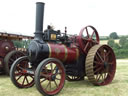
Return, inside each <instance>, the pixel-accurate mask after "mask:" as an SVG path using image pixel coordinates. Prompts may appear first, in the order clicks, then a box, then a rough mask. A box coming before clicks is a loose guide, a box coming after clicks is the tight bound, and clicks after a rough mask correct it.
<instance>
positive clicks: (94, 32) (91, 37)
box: [91, 31, 95, 39]
mask: <svg viewBox="0 0 128 96" xmlns="http://www.w3.org/2000/svg"><path fill="white" fill-rule="evenodd" d="M94 33H95V31H93V33H92V35H91V39H92V37H93V35H94Z"/></svg>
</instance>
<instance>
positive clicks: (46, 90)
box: [35, 58, 65, 96]
mask: <svg viewBox="0 0 128 96" xmlns="http://www.w3.org/2000/svg"><path fill="white" fill-rule="evenodd" d="M64 82H65V70H64V66H63V64H62V63H61V62H60V61H59V60H57V59H54V58H48V59H45V60H43V61H42V62H41V63H40V64H39V65H38V67H37V69H36V73H35V84H36V87H37V89H38V91H39V92H40V93H41V94H43V95H44V96H53V95H55V94H58V93H59V92H60V91H61V89H62V88H63V86H64Z"/></svg>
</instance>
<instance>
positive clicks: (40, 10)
mask: <svg viewBox="0 0 128 96" xmlns="http://www.w3.org/2000/svg"><path fill="white" fill-rule="evenodd" d="M44 5H45V3H42V2H37V3H36V28H35V33H34V34H35V39H38V40H43V17H44Z"/></svg>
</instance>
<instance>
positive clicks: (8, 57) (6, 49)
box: [0, 32, 33, 75]
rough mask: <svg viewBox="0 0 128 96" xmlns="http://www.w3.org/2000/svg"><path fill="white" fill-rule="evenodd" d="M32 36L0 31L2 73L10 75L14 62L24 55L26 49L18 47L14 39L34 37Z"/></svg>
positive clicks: (0, 68) (0, 69)
mask: <svg viewBox="0 0 128 96" xmlns="http://www.w3.org/2000/svg"><path fill="white" fill-rule="evenodd" d="M32 38H33V37H31V36H23V35H18V34H11V33H4V32H0V73H6V74H7V75H9V71H10V67H11V65H12V63H13V62H14V61H15V60H16V59H17V58H19V57H21V56H24V55H25V54H24V52H23V51H24V50H19V48H16V47H15V45H14V43H13V40H22V39H32Z"/></svg>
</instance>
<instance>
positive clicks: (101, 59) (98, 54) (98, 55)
mask: <svg viewBox="0 0 128 96" xmlns="http://www.w3.org/2000/svg"><path fill="white" fill-rule="evenodd" d="M96 54H97V55H98V57H99V58H100V60H101V61H102V62H104V60H103V58H102V57H101V56H100V54H99V53H98V52H96Z"/></svg>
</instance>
